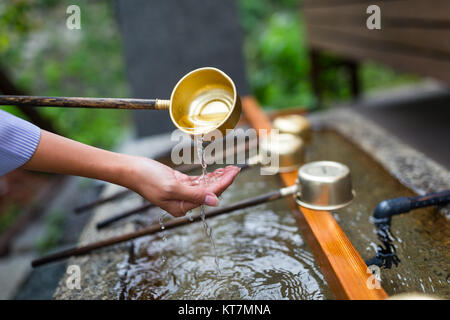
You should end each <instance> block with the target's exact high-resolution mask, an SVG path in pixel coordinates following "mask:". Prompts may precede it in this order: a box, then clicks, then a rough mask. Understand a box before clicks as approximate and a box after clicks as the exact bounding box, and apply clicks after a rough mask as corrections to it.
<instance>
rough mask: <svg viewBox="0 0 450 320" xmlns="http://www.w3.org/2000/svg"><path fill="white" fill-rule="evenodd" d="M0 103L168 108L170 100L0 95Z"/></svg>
mask: <svg viewBox="0 0 450 320" xmlns="http://www.w3.org/2000/svg"><path fill="white" fill-rule="evenodd" d="M0 105H14V106H32V107H64V108H100V109H152V110H163V109H169V106H170V100H160V99H121V98H80V97H38V96H5V95H0Z"/></svg>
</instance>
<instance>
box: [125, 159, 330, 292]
mask: <svg viewBox="0 0 450 320" xmlns="http://www.w3.org/2000/svg"><path fill="white" fill-rule="evenodd" d="M279 186H280V181H279V180H278V177H277V176H260V175H259V168H252V169H248V170H246V171H243V172H242V173H241V174H240V176H239V178H238V179H236V181H235V183H234V184H233V185H232V186H231V187H230V189H229V190H228V191H227V192H225V193H224V194H223V195H222V199H221V205H224V204H226V203H231V202H235V201H238V200H242V199H244V198H247V197H251V196H255V195H259V194H261V193H264V192H267V191H268V190H272V189H276V188H278V187H279ZM141 219H145V218H141ZM148 219H149V222H150V218H148ZM209 223H210V225H211V227H212V228H213V230H214V239H215V242H216V249H217V254H218V259H219V261H220V267H221V275H220V276H218V275H217V270H216V264H215V262H214V253H213V251H212V249H211V244H210V242H209V239H208V238H207V237H206V236H205V234H204V232H203V230H202V224H201V223H193V224H192V225H188V226H184V227H181V228H178V229H172V230H170V231H168V232H166V235H165V236H166V241H164V240H163V239H162V236H161V235H154V236H151V237H145V238H141V239H138V240H136V241H135V242H134V248H133V252H132V254H131V257H130V261H128V263H124V264H123V266H122V267H121V271H120V275H121V282H122V283H121V287H122V288H123V289H122V292H121V295H120V298H122V299H208V298H216V299H327V298H328V299H330V298H332V294H331V293H330V291H329V289H328V287H327V285H326V282H325V280H324V278H323V276H322V274H321V273H320V271H319V269H318V267H317V265H316V263H315V261H314V258H313V256H312V254H311V253H310V252H309V250H308V248H307V246H306V244H305V243H304V241H303V239H302V236H301V235H300V233H299V230H298V227H297V224H296V222H295V220H294V218H293V217H292V214H291V213H290V209H289V206H288V204H287V203H286V202H285V201H277V202H273V203H270V204H265V205H260V206H257V207H253V208H249V209H246V210H239V211H235V212H233V213H230V214H227V215H223V216H219V217H215V218H211V219H209ZM163 257H165V260H163ZM166 272H167V273H166Z"/></svg>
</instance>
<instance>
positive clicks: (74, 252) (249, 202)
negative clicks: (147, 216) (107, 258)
mask: <svg viewBox="0 0 450 320" xmlns="http://www.w3.org/2000/svg"><path fill="white" fill-rule="evenodd" d="M284 189H286V188H284ZM284 189H280V190H275V191H271V192H268V193H265V194H263V195H260V196H256V197H253V198H250V199H246V200H242V201H239V202H236V203H234V204H231V205H228V206H224V207H222V208H217V209H213V210H211V211H209V212H206V213H205V216H206V217H208V218H210V217H214V216H218V215H221V214H224V213H229V212H232V211H234V210H238V209H243V208H247V207H250V206H255V205H258V204H261V203H265V202H269V201H274V200H277V199H280V198H281V197H283V196H286V195H288V194H286V193H283V192H282V190H284ZM200 220H201V215H200V214H199V213H197V214H195V215H193V216H192V221H200ZM189 223H191V220H189V217H187V216H185V217H183V218H180V219H173V220H170V221H168V222H167V223H165V224H164V230H168V229H172V228H176V227H179V226H183V225H186V224H189ZM159 231H161V226H160V225H159V223H158V224H153V225H150V226H148V227H146V228H144V229H142V230H139V231H136V232H131V233H128V234H124V235H121V236H117V237H113V238H110V239H106V240H101V241H98V242H94V243H91V244H88V245H86V246H82V247H74V248H70V249H67V250H62V251H59V252H56V253H53V254H50V255H48V256H44V257H42V258H39V259H36V260H33V261H32V262H31V266H33V267H37V266H40V265H43V264H47V263H50V262H54V261H59V260H62V259H65V258H69V257H71V256H80V255H83V254H86V253H89V252H91V251H93V250H96V249H100V248H104V247H109V246H112V245H114V244H117V243H121V242H125V241H128V240H133V239H136V238H140V237H144V236H148V235H150V234H153V233H157V232H159Z"/></svg>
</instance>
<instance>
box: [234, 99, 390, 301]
mask: <svg viewBox="0 0 450 320" xmlns="http://www.w3.org/2000/svg"><path fill="white" fill-rule="evenodd" d="M242 107H243V110H244V112H245V115H246V117H247V119H248V121H249V123H250V124H251V125H252V126H253V128H255V129H257V130H258V129H266V130H271V128H272V125H271V123H270V120H269V118H268V117H267V116H266V114H265V113H264V112H263V111H262V110H261V108H260V107H259V105H258V103H257V101H256V100H255V99H254V98H252V97H244V98H243V99H242ZM280 176H281V178H282V179H283V182H284V184H285V185H286V186H288V185H293V184H294V183H295V180H296V177H297V172H295V171H294V172H287V173H281V174H280ZM293 214H294V217H295V219H296V220H297V223H298V224H299V226H300V229H301V231H302V234H303V235H304V237H305V239H306V241H307V243H308V245H309V247H310V248H311V251H312V253H313V255H314V257H315V259H316V260H317V262H318V264H319V266H320V268H321V270H322V273H323V274H324V276H325V278H326V280H327V282H328V285H329V286H330V288H331V290H332V292H333V293H334V295H335V297H336V298H337V299H350V300H381V299H386V298H387V297H388V295H387V294H386V292H385V291H384V290H383V289H382V288H381V286H380V288H379V289H370V288H369V287H368V285H367V283H368V280H369V277H370V276H371V274H370V273H368V272H367V266H366V264H365V263H364V260H363V259H362V258H361V256H360V255H359V253H358V252H357V251H356V249H355V247H353V245H352V243H351V242H350V240H349V239H348V238H347V236H346V235H345V233H344V231H343V230H342V228H341V227H340V226H339V224H338V223H337V222H336V220H335V219H334V218H333V216H332V215H331V213H330V212H328V211H313V210H310V209H307V208H303V207H300V206H297V205H295V206H293ZM369 282H370V280H369Z"/></svg>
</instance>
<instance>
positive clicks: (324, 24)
mask: <svg viewBox="0 0 450 320" xmlns="http://www.w3.org/2000/svg"><path fill="white" fill-rule="evenodd" d="M306 24H307V25H308V28H310V27H318V28H322V29H323V30H329V31H330V33H333V32H335V31H336V32H340V33H345V34H348V35H349V37H351V36H355V37H357V38H361V37H363V38H365V39H367V40H376V41H379V42H386V43H391V44H392V45H396V46H402V50H403V51H404V52H406V51H409V52H410V53H412V54H419V55H420V54H422V53H423V52H425V54H428V55H430V56H433V55H434V56H437V57H439V56H442V57H445V58H447V59H449V60H450V28H449V29H441V28H419V27H407V28H398V27H395V26H393V27H392V26H388V25H386V24H383V25H382V29H381V30H369V29H367V27H366V25H365V21H363V23H359V24H351V23H348V20H345V18H342V17H337V16H331V17H329V18H323V19H316V17H308V18H307V19H306Z"/></svg>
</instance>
